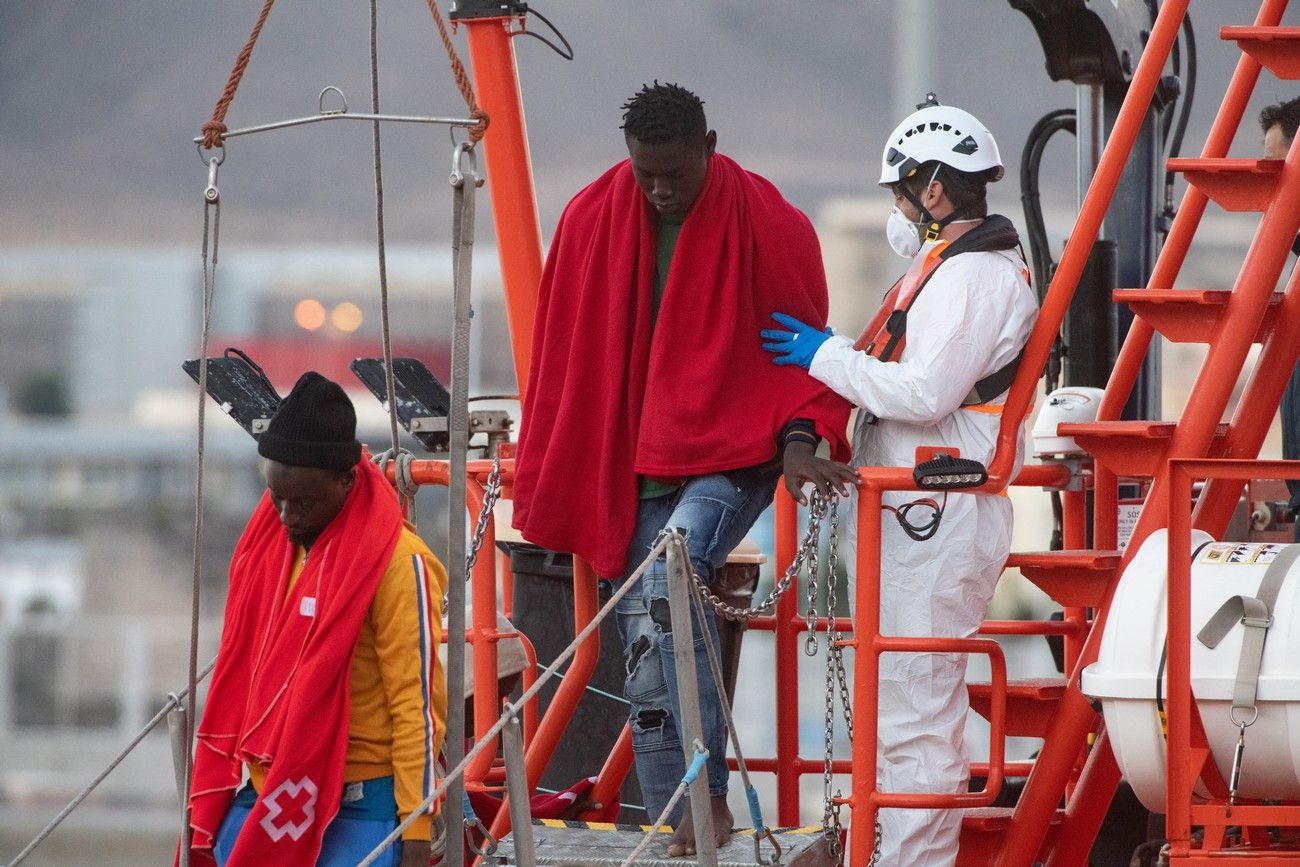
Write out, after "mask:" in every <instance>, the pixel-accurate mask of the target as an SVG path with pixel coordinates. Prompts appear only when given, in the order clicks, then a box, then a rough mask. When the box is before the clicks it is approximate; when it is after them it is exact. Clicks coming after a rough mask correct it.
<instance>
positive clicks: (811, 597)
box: [803, 492, 822, 656]
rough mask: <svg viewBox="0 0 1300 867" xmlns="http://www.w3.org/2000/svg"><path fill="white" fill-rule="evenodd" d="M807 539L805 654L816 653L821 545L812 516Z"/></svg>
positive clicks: (818, 522)
mask: <svg viewBox="0 0 1300 867" xmlns="http://www.w3.org/2000/svg"><path fill="white" fill-rule="evenodd" d="M820 496H821V495H820V494H818V493H816V492H813V497H814V498H818V497H820ZM808 541H809V543H810V546H811V549H812V550H810V551H809V552H808V610H807V611H806V612H805V614H804V625H805V626H806V627H807V628H806V630H805V632H804V639H803V652H804V655H805V656H816V655H817V552H818V550H819V549H820V548H821V546H822V524H821V521H817V522H816V523H813V521H812V518H811V517H810V518H809V519H808Z"/></svg>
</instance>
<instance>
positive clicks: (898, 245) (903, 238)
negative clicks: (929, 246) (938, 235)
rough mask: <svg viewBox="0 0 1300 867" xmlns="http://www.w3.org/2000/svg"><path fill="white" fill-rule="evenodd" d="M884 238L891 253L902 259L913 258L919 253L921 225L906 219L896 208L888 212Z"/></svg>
mask: <svg viewBox="0 0 1300 867" xmlns="http://www.w3.org/2000/svg"><path fill="white" fill-rule="evenodd" d="M885 237H886V238H887V239H888V240H889V246H890V247H891V248H893V251H894V252H895V253H897V254H898V255H900V256H902V257H903V258H904V259H911V258H914V257H915V256H916V254H917V253H919V252H921V224H920V223H913V222H912V221H911V220H909V219H907V217H905V216H904V215H903V212H902V211H900V210H899V209H898V208H894V210H892V211H890V212H889V219H888V220H886V221H885Z"/></svg>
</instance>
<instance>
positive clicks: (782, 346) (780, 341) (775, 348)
mask: <svg viewBox="0 0 1300 867" xmlns="http://www.w3.org/2000/svg"><path fill="white" fill-rule="evenodd" d="M772 318H773V319H774V320H776V321H777V322H778V323H780V324H781V325H783V326H785V328H786V329H788V330H782V329H780V328H764V329H763V330H762V331H760V332H758V336H759V337H761V338H763V340H765V341H766V342H765V343H764V344H763V348H764V349H766V350H767V351H768V352H771V353H773V354H774V355H775V356H776V357H775V358H773V359H772V363H773V364H780V365H785V364H797V365H799V366H800V367H802V368H804V369H805V370H806V369H808V368H809V367H812V361H813V356H814V355H816V354H817V350H818V349H820V348H821V345H822V344H823V343H825V342H826V338H827V337H830V336H831V330H830V329H829V328H827V329H826V330H825V331H822V330H820V329H818V328H814V327H813V326H811V325H808V324H806V323H804V322H800V321H799V320H798V319H795V318H794V317H793V316H787V315H786V314H784V313H773V314H772Z"/></svg>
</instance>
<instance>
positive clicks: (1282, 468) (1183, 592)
mask: <svg viewBox="0 0 1300 867" xmlns="http://www.w3.org/2000/svg"><path fill="white" fill-rule="evenodd" d="M1257 478H1268V479H1296V478H1300V462H1296V461H1258V460H1227V459H1200V460H1173V461H1170V462H1169V464H1168V481H1169V485H1168V497H1167V499H1166V501H1165V505H1167V507H1168V510H1169V546H1168V551H1169V559H1168V563H1169V577H1168V582H1169V591H1168V597H1167V605H1168V608H1167V612H1166V616H1167V621H1166V622H1167V623H1168V632H1167V637H1166V647H1167V648H1168V650H1167V662H1166V669H1165V670H1166V676H1167V677H1168V684H1169V685H1168V690H1167V697H1166V699H1165V710H1166V713H1167V714H1168V735H1167V738H1168V740H1167V744H1168V748H1167V756H1168V761H1167V763H1166V768H1165V774H1166V777H1165V779H1166V782H1165V791H1166V792H1167V807H1166V810H1167V812H1166V816H1165V834H1166V838H1167V839H1168V841H1169V845H1170V847H1171V853H1170V854H1171V856H1172V857H1173V858H1174V859H1179V858H1182V859H1187V858H1188V856H1189V855H1192V854H1194V853H1196V852H1197V851H1201V852H1204V853H1205V854H1206V855H1207V856H1210V855H1211V853H1213V852H1215V851H1216V850H1219V849H1220V848H1221V847H1222V846H1223V845H1224V842H1225V841H1224V833H1225V831H1226V830H1227V828H1228V826H1240V827H1242V828H1243V829H1250V828H1256V829H1257V828H1268V827H1284V828H1285V827H1289V828H1295V827H1300V805H1297V804H1281V805H1269V804H1260V803H1246V804H1240V805H1236V806H1233V807H1232V809H1231V811H1230V812H1229V811H1227V810H1226V809H1225V807H1226V805H1227V798H1226V797H1225V793H1226V785H1225V783H1224V781H1223V776H1222V773H1221V772H1222V770H1224V769H1220V768H1219V767H1217V765H1216V764H1215V762H1214V759H1213V757H1212V755H1211V753H1210V750H1209V748H1208V745H1207V743H1206V738H1205V731H1204V729H1203V728H1202V725H1201V719H1200V714H1199V713H1198V712H1197V710H1196V706H1195V704H1194V703H1193V701H1192V684H1191V646H1192V593H1191V586H1192V584H1191V563H1192V552H1191V531H1192V526H1193V519H1192V510H1191V508H1190V505H1191V503H1192V485H1193V483H1194V482H1196V481H1198V480H1200V479H1206V480H1215V479H1219V480H1232V481H1234V482H1237V483H1245V482H1247V481H1249V480H1251V479H1257ZM1198 780H1203V781H1205V783H1206V788H1207V789H1208V790H1209V791H1210V792H1211V797H1210V798H1209V799H1208V800H1205V801H1204V802H1203V803H1193V794H1192V789H1193V786H1194V785H1195V784H1196V782H1197V781H1198ZM1197 800H1202V799H1199V798H1198V799H1197ZM1192 825H1200V826H1203V827H1204V829H1205V833H1204V836H1203V839H1202V840H1201V842H1200V844H1199V845H1198V846H1196V847H1193V845H1192V843H1193V841H1192V833H1191V832H1192ZM1254 842H1256V843H1257V844H1258V845H1259V846H1260V848H1263V849H1265V850H1267V848H1268V835H1267V834H1262V835H1256V837H1255V838H1254ZM1287 851H1288V852H1289V853H1290V856H1291V857H1289V858H1288V859H1287V860H1286V863H1294V862H1295V860H1296V859H1295V852H1294V849H1293V848H1291V849H1288V850H1287ZM1237 854H1238V855H1240V856H1243V857H1244V856H1245V855H1246V853H1244V852H1240V851H1239V852H1237ZM1250 854H1251V855H1252V856H1254V857H1252V858H1251V859H1250V860H1251V862H1252V863H1256V862H1258V863H1280V862H1266V861H1264V860H1263V857H1262V856H1264V855H1266V854H1267V852H1266V851H1265V852H1261V851H1254V852H1251V853H1250Z"/></svg>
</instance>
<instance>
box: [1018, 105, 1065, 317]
mask: <svg viewBox="0 0 1300 867" xmlns="http://www.w3.org/2000/svg"><path fill="white" fill-rule="evenodd" d="M1062 130H1065V131H1068V132H1069V133H1071V134H1074V132H1075V113H1074V109H1072V108H1058V109H1056V110H1055V111H1051V112H1048V113H1047V114H1045V115H1043V116H1042V117H1041V118H1039V120H1038V122H1037V123H1035V124H1034V126H1033V128H1031V129H1030V130H1029V137H1028V138H1027V139H1026V140H1025V149H1024V151H1023V153H1022V154H1021V156H1020V203H1021V206H1022V207H1023V208H1024V213H1025V226H1026V228H1027V230H1028V234H1029V238H1028V241H1029V257H1030V259H1031V260H1032V261H1031V263H1030V264H1031V267H1032V268H1033V273H1034V288H1035V289H1036V291H1037V292H1038V300H1039V301H1040V302H1041V301H1042V299H1043V296H1044V295H1045V294H1046V292H1047V283H1048V279H1049V278H1050V277H1051V271H1052V265H1053V264H1054V263H1053V261H1052V253H1051V248H1050V246H1049V243H1048V239H1047V228H1046V226H1045V224H1044V221H1043V206H1042V202H1041V201H1040V196H1039V194H1038V170H1039V166H1040V164H1041V163H1042V159H1043V151H1044V150H1045V149H1046V147H1047V142H1048V141H1049V140H1050V139H1051V137H1052V136H1053V135H1055V134H1056V133H1058V132H1061V131H1062Z"/></svg>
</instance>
